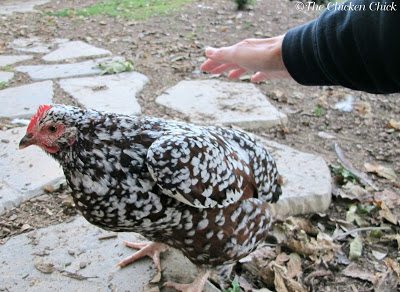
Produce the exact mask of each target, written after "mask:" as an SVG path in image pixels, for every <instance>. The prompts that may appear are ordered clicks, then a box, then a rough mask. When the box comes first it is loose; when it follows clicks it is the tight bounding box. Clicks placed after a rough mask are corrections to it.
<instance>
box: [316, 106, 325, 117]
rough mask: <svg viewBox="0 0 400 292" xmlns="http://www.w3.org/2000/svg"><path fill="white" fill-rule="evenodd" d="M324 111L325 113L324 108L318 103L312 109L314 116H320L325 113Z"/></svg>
mask: <svg viewBox="0 0 400 292" xmlns="http://www.w3.org/2000/svg"><path fill="white" fill-rule="evenodd" d="M325 113H326V111H325V109H324V108H323V107H322V106H320V105H317V106H316V107H315V108H314V110H313V114H314V116H316V117H322V116H323V115H325Z"/></svg>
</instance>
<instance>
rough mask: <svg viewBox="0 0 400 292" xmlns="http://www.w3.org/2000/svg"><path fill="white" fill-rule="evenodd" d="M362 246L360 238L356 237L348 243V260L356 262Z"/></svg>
mask: <svg viewBox="0 0 400 292" xmlns="http://www.w3.org/2000/svg"><path fill="white" fill-rule="evenodd" d="M362 249H363V244H362V240H361V237H360V236H356V237H355V238H354V239H353V240H352V241H351V243H350V252H349V259H351V260H356V259H358V258H359V257H360V256H361V254H362Z"/></svg>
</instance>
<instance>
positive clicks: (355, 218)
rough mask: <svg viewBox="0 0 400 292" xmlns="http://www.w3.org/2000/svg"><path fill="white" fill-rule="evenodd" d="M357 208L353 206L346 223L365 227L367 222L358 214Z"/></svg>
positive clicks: (347, 214)
mask: <svg viewBox="0 0 400 292" xmlns="http://www.w3.org/2000/svg"><path fill="white" fill-rule="evenodd" d="M356 212H357V206H356V205H351V206H350V208H349V210H348V211H347V213H346V221H347V222H349V223H354V222H355V223H356V224H357V225H358V226H365V225H366V222H365V220H364V219H363V218H361V216H360V215H358V214H357V213H356Z"/></svg>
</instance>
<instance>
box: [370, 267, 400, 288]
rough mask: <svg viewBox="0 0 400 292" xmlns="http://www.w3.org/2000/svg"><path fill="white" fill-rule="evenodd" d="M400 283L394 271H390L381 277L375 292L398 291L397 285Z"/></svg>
mask: <svg viewBox="0 0 400 292" xmlns="http://www.w3.org/2000/svg"><path fill="white" fill-rule="evenodd" d="M398 283H399V278H398V277H397V276H396V274H395V273H394V272H393V271H388V272H386V273H384V274H382V275H381V277H380V279H379V280H378V282H377V283H376V284H375V285H374V287H375V289H374V291H379V292H386V291H387V292H391V291H398V290H397V285H398Z"/></svg>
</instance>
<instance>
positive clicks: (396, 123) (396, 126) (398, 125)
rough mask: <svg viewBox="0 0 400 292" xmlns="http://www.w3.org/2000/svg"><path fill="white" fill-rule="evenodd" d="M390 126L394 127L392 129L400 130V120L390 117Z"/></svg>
mask: <svg viewBox="0 0 400 292" xmlns="http://www.w3.org/2000/svg"><path fill="white" fill-rule="evenodd" d="M388 126H389V128H392V129H395V130H398V131H400V122H399V121H396V120H394V119H390V120H389V124H388Z"/></svg>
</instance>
